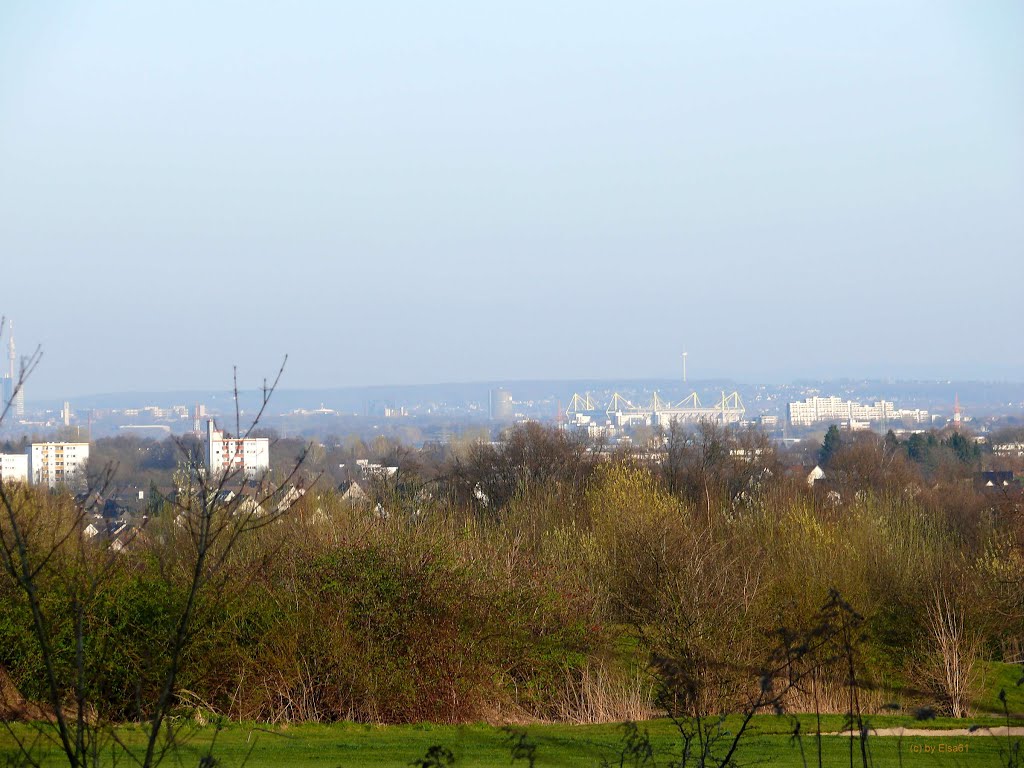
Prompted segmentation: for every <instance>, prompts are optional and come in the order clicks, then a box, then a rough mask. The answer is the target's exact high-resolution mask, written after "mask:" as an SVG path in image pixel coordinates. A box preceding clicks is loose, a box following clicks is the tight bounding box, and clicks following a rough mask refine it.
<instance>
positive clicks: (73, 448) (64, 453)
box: [28, 443, 89, 488]
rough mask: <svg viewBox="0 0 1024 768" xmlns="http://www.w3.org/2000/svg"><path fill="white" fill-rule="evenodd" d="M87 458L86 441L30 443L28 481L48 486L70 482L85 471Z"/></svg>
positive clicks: (87, 447)
mask: <svg viewBox="0 0 1024 768" xmlns="http://www.w3.org/2000/svg"><path fill="white" fill-rule="evenodd" d="M88 460H89V444H88V443H32V446H31V447H30V448H29V449H28V477H29V482H31V483H32V484H33V485H46V486H49V487H50V488H53V487H54V486H56V485H60V484H62V483H70V482H72V481H73V480H74V479H75V478H76V477H79V476H80V475H81V474H82V473H83V472H84V471H85V463H86V462H87V461H88Z"/></svg>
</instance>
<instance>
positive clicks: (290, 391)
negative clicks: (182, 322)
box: [25, 376, 1024, 406]
mask: <svg viewBox="0 0 1024 768" xmlns="http://www.w3.org/2000/svg"><path fill="white" fill-rule="evenodd" d="M583 383H587V384H600V385H616V384H618V385H645V384H659V385H662V384H665V385H667V384H671V385H673V386H674V387H675V388H678V389H681V390H683V389H687V388H693V389H699V388H700V387H701V386H711V385H719V384H722V383H729V384H734V385H737V386H742V387H755V386H767V387H785V386H806V385H828V384H836V385H841V384H861V385H882V386H884V385H892V386H897V385H902V386H905V385H913V384H928V385H942V386H959V385H962V386H1011V387H1012V386H1021V387H1024V380H1016V379H980V378H979V379H949V378H925V377H920V378H909V377H908V378H902V377H901V378H896V377H875V376H864V377H851V376H836V377H822V378H816V377H807V376H802V377H797V378H793V379H790V380H755V379H748V378H742V379H741V378H736V377H729V376H722V377H706V378H699V379H688V381H687V382H685V383H684V382H683V381H682V379H681V377H680V378H674V377H670V376H648V377H629V378H627V377H610V378H608V377H571V378H530V379H489V380H488V379H478V380H463V381H458V380H450V381H431V382H419V383H409V384H386V383H385V384H361V385H360V384H355V385H337V386H313V387H289V386H283V385H282V386H279V387H278V389H277V391H276V394H277V395H291V396H301V395H304V394H309V395H314V394H329V393H332V392H347V393H352V392H360V391H373V390H417V389H432V388H433V389H436V388H445V387H455V388H488V389H491V388H501V387H508V388H514V387H515V386H516V385H523V386H527V385H532V386H539V385H568V384H583ZM259 392H260V387H245V386H239V393H240V394H241V395H244V396H252V395H255V394H258V393H259ZM512 394H513V397H514V396H515V392H514V391H513V392H512ZM171 395H182V396H184V395H190V396H191V395H196V396H200V395H201V396H210V395H213V396H217V395H224V396H225V397H229V398H230V397H231V395H232V389H231V388H216V387H186V388H167V389H156V388H142V389H125V390H111V391H106V392H92V393H78V394H75V395H67V396H56V397H39V398H34V397H31V396H29V397H28V398H27V399H26V401H25V402H26V406H31V405H39V404H59V403H62V402H64V401H68V402H70V403H71V404H72V406H74V404H75V401H76V400H92V399H104V398H130V397H145V396H151V397H166V396H171Z"/></svg>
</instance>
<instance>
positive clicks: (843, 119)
mask: <svg viewBox="0 0 1024 768" xmlns="http://www.w3.org/2000/svg"><path fill="white" fill-rule="evenodd" d="M1022 25H1024V6H1021V5H1020V4H1019V3H1015V2H992V3H959V4H950V3H933V2H906V3H898V4H892V3H882V2H868V3H857V4H828V5H827V6H826V5H822V4H820V3H815V2H789V3H782V4H778V3H772V4H743V5H739V4H728V3H724V4H723V3H716V4H704V5H697V4H689V3H687V4H680V3H657V4H651V5H647V6H645V7H644V8H643V9H636V8H630V9H627V8H625V7H621V6H615V5H612V4H594V3H566V4H558V5H557V6H552V5H550V4H546V3H517V4H515V5H513V6H504V7H501V6H493V5H490V4H487V5H480V4H474V3H432V4H429V5H414V4H407V5H402V4H389V3H383V4H382V3H372V4H336V3H299V4H289V5H288V7H287V9H286V8H285V7H284V6H273V5H264V4H252V3H223V4H216V5H209V4H200V3H176V4H174V5H173V6H160V5H157V4H152V3H132V4H129V5H124V4H118V3H107V2H97V3H90V4H72V3H57V4H46V5H45V6H44V5H40V4H36V3H28V2H24V3H5V4H4V6H3V9H2V10H0V168H2V169H3V170H2V172H0V254H2V262H3V273H4V278H3V283H2V285H3V288H2V291H0V313H2V314H4V315H5V316H6V317H8V318H10V319H13V320H14V321H15V332H16V334H17V337H18V342H19V348H20V349H21V350H23V351H25V352H27V351H29V350H30V349H31V348H32V347H33V346H34V345H35V344H37V343H38V344H41V345H42V347H43V349H44V353H45V357H44V360H43V364H42V365H41V366H40V368H39V369H38V371H37V372H36V374H35V375H34V377H33V380H32V382H31V384H30V387H29V397H30V398H32V397H50V398H63V397H67V396H78V395H84V394H90V393H98V392H113V391H131V390H150V391H152V390H160V389H190V388H215V387H220V388H224V387H227V386H229V384H230V375H231V366H232V365H233V364H237V365H239V366H240V368H241V371H242V379H243V382H245V383H248V384H249V385H252V384H255V383H256V382H258V380H259V379H260V378H261V377H262V376H264V375H271V374H273V372H274V371H276V368H277V366H278V364H279V363H280V360H281V358H282V357H283V355H284V354H285V353H288V354H289V355H290V362H289V366H288V370H287V372H286V375H285V379H284V386H285V387H286V388H311V387H334V386H347V385H369V384H412V383H430V382H442V381H497V380H523V379H537V378H545V379H559V378H563V379H568V378H587V377H593V378H606V379H614V378H639V377H659V376H660V377H669V376H676V375H677V372H678V369H679V355H680V353H681V352H682V351H683V350H687V351H688V352H689V353H690V362H691V370H692V375H693V376H695V377H699V378H712V377H730V378H733V379H738V380H751V381H753V380H772V381H791V380H793V379H795V378H798V377H802V376H814V377H838V376H855V377H872V376H874V377H893V378H928V377H935V378H943V379H945V378H962V379H975V380H982V379H1003V380H1006V379H1012V380H1020V379H1022V378H1024V358H1022V356H1021V354H1020V348H1019V344H1015V343H1014V342H1013V341H1012V340H1011V339H1012V331H1013V329H1015V328H1018V327H1019V296H1018V295H1019V290H1020V285H1021V278H1022V277H1024V266H1022V265H1024V259H1022V256H1024V217H1022V216H1021V215H1020V211H1021V210H1024V141H1022V139H1021V137H1022V136H1024V99H1022V98H1021V97H1022V91H1021V80H1020V72H1021V71H1022V70H1024V49H1022V47H1021V46H1019V45H1018V44H1017V42H1018V39H1019V30H1020V29H1021V28H1022ZM69 380H73V381H74V382H75V385H74V387H70V386H69ZM69 389H71V390H72V391H70V392H69Z"/></svg>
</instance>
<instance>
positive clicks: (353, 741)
mask: <svg viewBox="0 0 1024 768" xmlns="http://www.w3.org/2000/svg"><path fill="white" fill-rule="evenodd" d="M812 721H813V718H801V722H802V723H803V727H804V728H805V729H806V728H808V727H810V726H811V725H812ZM872 723H873V724H874V725H876V726H877V727H883V726H887V725H921V724H920V723H914V722H913V721H911V720H910V719H909V718H905V717H902V718H896V717H886V718H876V719H873V720H872ZM842 725H843V719H842V718H841V717H837V716H831V717H828V718H824V722H823V728H824V729H826V730H838V729H840V728H841V727H842ZM964 725H965V723H964V721H955V720H948V719H947V720H939V721H932V722H930V723H929V724H928V726H929V727H936V728H951V727H963V726H964ZM726 726H727V727H735V721H734V719H732V718H730V719H729V721H728V722H727V723H726ZM16 728H17V732H19V733H20V734H22V735H24V734H26V733H28V732H29V730H28V729H29V726H16ZM791 728H792V725H791V723H790V722H789V721H788V720H786V719H784V718H777V717H771V716H762V717H758V718H756V721H755V727H754V730H753V732H752V733H751V734H750V736H749V737H747V738H745V739H744V741H743V743H742V745H741V748H740V751H739V753H738V760H739V764H740V765H755V764H770V765H778V766H783V767H785V766H793V768H800V767H801V766H802V765H803V763H802V760H801V756H800V750H799V746H798V745H796V744H794V743H793V742H792V740H791V738H790V735H789V734H790V730H791ZM641 729H644V730H646V731H647V732H648V733H649V736H650V740H651V743H652V745H653V747H654V750H655V755H656V756H657V762H658V764H659V765H664V763H665V762H666V761H667V760H668V759H669V758H670V757H671V756H673V755H676V754H678V747H679V738H678V734H677V732H676V731H675V729H674V726H673V725H672V724H671V723H670V722H669V721H666V720H655V721H651V722H648V723H644V724H642V725H641ZM522 730H523V731H525V732H526V734H527V735H528V737H529V739H530V740H531V741H532V742H533V743H535V744H536V745H537V747H536V765H537V766H538V768H543V767H544V766H552V767H553V768H554V767H555V766H566V767H568V766H599V765H600V764H601V761H602V760H603V759H607V760H608V761H609V762H610V763H612V764H615V765H617V764H618V756H619V754H620V752H621V748H622V737H623V729H622V727H621V726H615V725H595V726H569V725H534V726H527V727H524V728H523V729H522ZM118 733H119V736H121V738H123V739H125V740H127V741H129V742H134V743H138V742H139V740H140V734H141V731H140V730H139V729H137V728H133V727H130V726H125V727H123V728H121V729H119V732H118ZM214 738H216V743H215V745H214V748H213V754H214V756H215V757H216V758H217V759H218V761H219V765H221V766H224V767H225V768H228V767H230V766H242V765H245V766H249V767H250V768H264V767H265V768H286V767H287V766H314V767H315V766H322V767H323V768H334V766H346V767H347V766H367V767H370V766H407V765H409V764H410V763H411V762H412V761H413V760H416V759H417V758H420V757H423V755H424V754H425V753H426V752H427V750H428V749H429V748H430V747H431V746H433V745H441V746H444V747H446V748H448V749H450V750H451V751H452V753H453V754H454V755H455V758H456V762H455V765H456V766H461V765H465V766H483V767H487V766H495V767H497V766H503V767H506V768H507V766H509V765H511V764H512V761H511V756H510V749H509V743H508V734H507V733H505V732H504V731H502V730H500V729H498V728H493V727H490V726H485V725H468V726H439V725H430V724H421V725H405V726H370V725H356V724H351V723H339V724H334V725H299V726H290V727H280V728H268V727H265V726H257V725H249V724H239V723H234V724H230V725H228V726H227V727H226V728H224V729H223V730H221V731H220V732H219V733H218V732H217V730H216V729H215V728H214V727H212V726H205V727H203V728H196V729H194V730H193V731H192V733H191V735H190V737H189V739H188V742H187V743H186V744H185V745H184V746H183V747H181V749H180V750H179V751H178V752H177V754H176V755H174V756H172V757H170V758H169V759H168V761H167V763H166V764H167V765H175V766H178V765H181V766H194V765H197V764H198V762H199V758H200V757H201V756H202V755H203V754H205V753H206V751H207V750H208V749H209V746H210V744H211V742H212V741H213V740H214ZM822 742H823V744H822V747H823V756H824V764H825V765H835V766H842V765H848V764H849V748H850V740H849V739H848V738H844V737H835V736H830V737H824V738H823V739H822ZM869 744H870V750H871V757H872V764H873V766H875V767H876V768H883V767H884V766H897V765H900V757H901V754H900V753H901V751H902V759H903V764H904V765H907V766H929V765H936V766H937V765H947V766H950V765H971V766H974V765H986V766H987V765H992V766H997V765H1000V764H1001V762H1000V760H999V748H1000V747H1001V746H1005V740H1001V739H997V738H993V737H979V736H973V737H948V738H946V737H941V736H936V737H928V738H906V739H903V740H902V742H901V741H900V740H899V739H897V738H894V737H877V738H873V739H871V740H870V741H869ZM803 745H804V750H805V751H806V753H807V759H808V762H809V764H811V765H815V764H816V763H817V757H816V754H817V753H816V749H817V748H816V740H815V739H814V737H810V738H805V739H804V740H803ZM13 748H14V744H13V742H12V738H11V735H10V734H9V733H3V732H2V731H0V762H2V761H4V760H5V759H6V758H7V757H9V756H13V755H14V751H13ZM951 748H953V749H956V748H960V749H965V750H966V751H965V752H955V751H949V750H950V749H951ZM855 749H856V750H859V747H857V746H856V745H855ZM929 750H930V751H929ZM855 757H856V760H857V761H858V764H859V751H857V752H856V753H855ZM43 764H44V765H54V766H56V765H61V761H60V759H59V755H58V754H56V753H55V752H50V753H49V754H47V755H46V759H45V760H44V762H43ZM121 764H122V765H127V764H128V763H127V762H125V761H122V763H121ZM516 765H520V766H523V767H524V768H525V766H526V765H527V763H526V762H525V761H522V762H519V763H517V764H516Z"/></svg>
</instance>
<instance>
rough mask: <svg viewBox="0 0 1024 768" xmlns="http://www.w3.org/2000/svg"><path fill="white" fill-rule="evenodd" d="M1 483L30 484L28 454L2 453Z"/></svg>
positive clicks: (0, 465)
mask: <svg viewBox="0 0 1024 768" xmlns="http://www.w3.org/2000/svg"><path fill="white" fill-rule="evenodd" d="M0 482H4V483H27V482H28V454H27V453H0Z"/></svg>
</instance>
